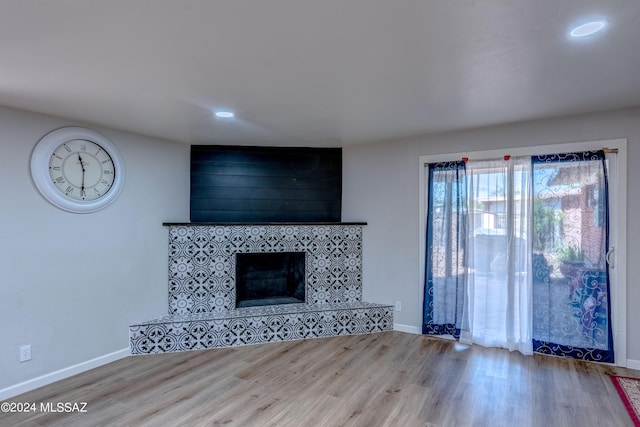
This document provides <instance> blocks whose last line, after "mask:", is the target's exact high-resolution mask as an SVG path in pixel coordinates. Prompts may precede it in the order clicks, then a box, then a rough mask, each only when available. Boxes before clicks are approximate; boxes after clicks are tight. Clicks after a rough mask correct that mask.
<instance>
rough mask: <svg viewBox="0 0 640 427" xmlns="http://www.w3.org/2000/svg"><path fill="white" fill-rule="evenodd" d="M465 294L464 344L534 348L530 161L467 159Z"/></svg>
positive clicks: (528, 350)
mask: <svg viewBox="0 0 640 427" xmlns="http://www.w3.org/2000/svg"><path fill="white" fill-rule="evenodd" d="M466 174H467V175H466V179H467V200H468V202H469V216H468V221H469V227H468V230H469V232H468V240H467V251H468V253H467V274H468V276H467V293H466V299H465V308H464V313H463V322H462V328H461V329H462V331H461V335H460V340H461V341H465V342H469V343H476V344H480V345H484V346H491V347H504V348H507V349H509V350H517V351H519V352H521V353H523V354H533V348H532V324H531V317H532V305H533V304H532V274H531V263H530V262H529V260H530V259H531V256H530V254H531V251H532V243H531V242H532V238H531V237H532V236H531V235H530V233H531V231H532V229H533V227H532V220H531V205H532V196H531V194H532V189H531V158H530V157H511V158H510V159H508V158H505V159H499V160H478V161H473V160H469V161H468V162H467V165H466Z"/></svg>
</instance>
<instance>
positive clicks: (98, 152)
mask: <svg viewBox="0 0 640 427" xmlns="http://www.w3.org/2000/svg"><path fill="white" fill-rule="evenodd" d="M101 151H102V148H98V151H96V154H94V155H95V156H97V155H98V154H100V152H101Z"/></svg>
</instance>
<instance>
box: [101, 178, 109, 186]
mask: <svg viewBox="0 0 640 427" xmlns="http://www.w3.org/2000/svg"><path fill="white" fill-rule="evenodd" d="M100 184H104V185H109V182H107V180H106V179H103V180H101V181H100Z"/></svg>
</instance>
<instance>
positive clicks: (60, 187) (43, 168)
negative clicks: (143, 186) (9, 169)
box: [31, 127, 124, 213]
mask: <svg viewBox="0 0 640 427" xmlns="http://www.w3.org/2000/svg"><path fill="white" fill-rule="evenodd" d="M31 176H32V177H33V182H34V184H35V186H36V187H37V189H38V190H39V191H40V193H41V194H42V196H44V198H45V199H46V200H48V201H49V202H51V203H52V204H53V205H54V206H57V207H59V208H60V209H63V210H66V211H69V212H75V213H88V212H95V211H97V210H99V209H102V208H104V207H106V206H107V205H109V204H110V203H112V202H113V201H114V200H115V198H116V197H117V196H118V194H119V193H120V191H121V190H122V187H123V183H124V164H123V162H122V160H121V158H120V154H119V153H118V150H116V147H115V146H114V145H113V144H112V143H111V141H109V140H108V139H106V138H105V137H104V136H102V135H100V134H99V133H97V132H94V131H92V130H90V129H85V128H80V127H67V128H62V129H57V130H54V131H53V132H50V133H48V134H47V135H45V136H44V137H43V138H42V139H41V140H40V141H38V143H37V144H36V147H35V148H34V150H33V153H32V155H31Z"/></svg>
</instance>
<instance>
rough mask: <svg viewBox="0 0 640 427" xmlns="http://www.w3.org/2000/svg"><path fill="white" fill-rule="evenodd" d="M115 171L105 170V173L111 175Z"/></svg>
mask: <svg viewBox="0 0 640 427" xmlns="http://www.w3.org/2000/svg"><path fill="white" fill-rule="evenodd" d="M112 173H113V171H104V174H105V175H111V174H112Z"/></svg>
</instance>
